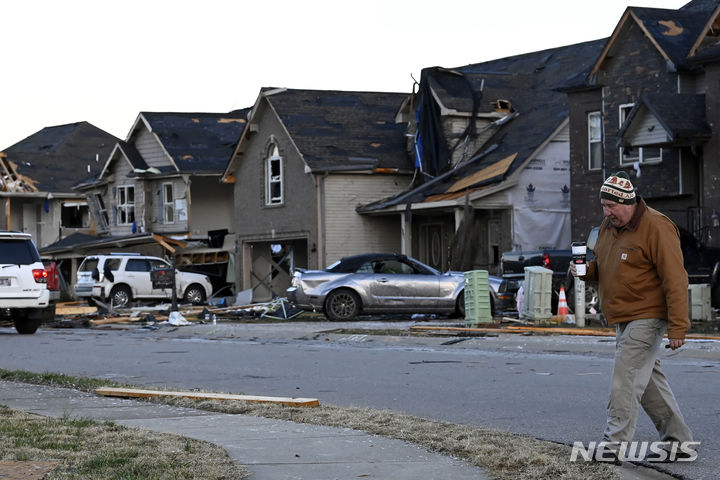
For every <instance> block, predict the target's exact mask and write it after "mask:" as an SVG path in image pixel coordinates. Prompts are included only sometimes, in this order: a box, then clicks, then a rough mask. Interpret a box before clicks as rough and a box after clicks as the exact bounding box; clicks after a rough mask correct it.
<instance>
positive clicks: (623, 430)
mask: <svg viewBox="0 0 720 480" xmlns="http://www.w3.org/2000/svg"><path fill="white" fill-rule="evenodd" d="M666 331H667V321H665V320H661V319H657V318H648V319H642V320H633V321H631V322H627V323H620V324H618V325H617V336H616V350H615V366H614V368H613V377H612V386H611V388H610V401H609V403H608V414H607V415H608V418H607V426H606V427H605V434H604V436H605V440H606V441H610V442H630V441H632V439H633V436H634V435H635V426H636V425H637V417H638V407H639V406H640V405H642V407H643V409H644V410H645V412H647V414H648V416H649V417H650V419H651V420H652V421H653V423H654V424H655V428H657V430H658V433H660V436H661V439H662V440H663V441H678V442H685V441H692V432H691V431H690V429H689V428H688V427H687V425H685V420H684V419H683V416H682V413H680V407H678V404H677V401H676V400H675V395H673V392H672V390H670V385H669V384H668V381H667V379H666V378H665V375H664V374H663V373H662V371H661V370H660V359H659V358H658V356H659V353H660V345H661V343H662V339H663V336H664V335H665V332H666Z"/></svg>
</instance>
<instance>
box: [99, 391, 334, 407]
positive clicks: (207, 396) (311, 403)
mask: <svg viewBox="0 0 720 480" xmlns="http://www.w3.org/2000/svg"><path fill="white" fill-rule="evenodd" d="M95 393H96V394H98V395H104V396H106V397H126V398H128V397H129V398H150V397H183V398H191V399H196V400H238V401H241V402H254V403H281V404H283V405H289V406H292V407H317V406H318V405H320V402H319V401H318V399H317V398H290V397H263V396H258V395H234V394H231V393H204V392H174V391H164V390H141V389H136V388H113V387H100V388H96V389H95Z"/></svg>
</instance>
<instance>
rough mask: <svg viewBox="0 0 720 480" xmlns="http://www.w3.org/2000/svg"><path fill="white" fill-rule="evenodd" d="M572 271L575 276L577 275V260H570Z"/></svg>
mask: <svg viewBox="0 0 720 480" xmlns="http://www.w3.org/2000/svg"><path fill="white" fill-rule="evenodd" d="M570 273H571V274H572V276H573V277H577V268H576V267H575V262H573V261H571V262H570Z"/></svg>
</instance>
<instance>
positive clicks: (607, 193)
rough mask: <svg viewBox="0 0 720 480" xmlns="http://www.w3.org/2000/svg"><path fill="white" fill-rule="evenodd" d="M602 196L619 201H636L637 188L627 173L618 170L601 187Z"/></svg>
mask: <svg viewBox="0 0 720 480" xmlns="http://www.w3.org/2000/svg"><path fill="white" fill-rule="evenodd" d="M600 198H604V199H607V200H611V201H613V202H617V203H635V201H636V198H635V188H634V187H633V184H632V183H631V182H630V179H629V178H628V175H627V173H625V172H618V173H616V174H614V175H611V176H609V177H608V178H607V179H606V180H605V183H603V185H602V187H600Z"/></svg>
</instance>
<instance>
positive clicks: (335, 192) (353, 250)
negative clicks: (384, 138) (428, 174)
mask: <svg viewBox="0 0 720 480" xmlns="http://www.w3.org/2000/svg"><path fill="white" fill-rule="evenodd" d="M409 182H410V178H409V177H407V176H395V175H351V174H333V175H329V176H328V177H327V178H326V180H325V182H324V198H325V200H324V210H325V220H326V228H325V230H326V236H325V259H326V261H325V263H326V265H329V264H331V263H333V262H334V261H336V260H338V259H340V258H342V257H345V256H348V255H355V254H360V253H371V252H398V253H399V252H400V239H401V235H400V222H399V221H398V218H397V216H391V217H390V218H388V217H372V216H366V215H358V214H357V213H356V212H355V209H356V208H357V207H358V206H360V205H364V204H367V203H370V202H372V201H375V200H377V199H380V198H386V197H389V196H392V195H395V194H397V193H399V192H400V191H402V189H403V188H405V187H406V186H407V185H408V183H409ZM326 265H325V266H326Z"/></svg>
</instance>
